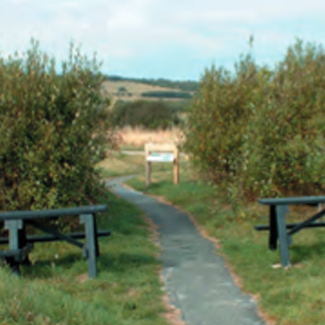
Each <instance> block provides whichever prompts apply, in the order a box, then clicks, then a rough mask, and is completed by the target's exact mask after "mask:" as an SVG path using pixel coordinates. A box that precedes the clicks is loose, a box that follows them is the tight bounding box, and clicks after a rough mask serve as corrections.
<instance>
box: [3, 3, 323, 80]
mask: <svg viewBox="0 0 325 325" xmlns="http://www.w3.org/2000/svg"><path fill="white" fill-rule="evenodd" d="M324 30H325V1H322V0H308V1H306V0H304V1H302V0H272V1H271V0H227V1H225V0H0V55H1V56H7V55H9V54H13V53H14V52H15V51H18V52H23V51H26V50H27V49H28V47H29V44H30V40H31V38H34V39H36V40H38V41H39V42H40V46H41V49H42V50H44V51H45V52H47V53H48V54H50V55H51V56H53V57H55V58H56V60H57V61H62V60H65V59H67V58H68V51H69V44H70V42H71V41H73V42H74V43H75V44H76V45H80V47H81V51H82V53H84V54H87V55H88V56H89V57H92V55H93V53H95V52H96V53H97V57H98V58H99V59H100V60H101V61H102V62H103V66H102V72H104V73H105V74H108V75H119V76H123V77H133V78H154V79H157V78H166V79H172V80H199V79H200V78H201V77H202V75H203V73H204V70H205V69H206V68H209V67H211V66H212V65H213V64H214V65H215V66H217V67H219V66H223V67H226V68H229V69H231V67H233V65H234V63H235V62H236V61H237V60H238V59H239V56H240V54H245V53H247V52H248V51H251V53H252V55H253V56H254V58H255V60H256V62H257V63H259V64H267V65H269V66H272V65H274V64H276V62H279V61H280V60H281V59H283V58H284V55H285V52H286V50H287V48H288V46H289V45H292V44H293V43H294V42H295V40H296V39H297V38H299V39H301V40H303V41H306V42H313V43H316V44H323V45H324V43H325V34H324ZM250 36H253V38H254V45H253V48H252V49H251V50H250V48H249V45H248V44H249V38H250Z"/></svg>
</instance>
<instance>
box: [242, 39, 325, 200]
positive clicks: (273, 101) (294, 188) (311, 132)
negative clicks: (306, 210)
mask: <svg viewBox="0 0 325 325" xmlns="http://www.w3.org/2000/svg"><path fill="white" fill-rule="evenodd" d="M257 113H258V114H257V115H256V120H255V122H254V123H252V125H251V127H250V137H249V139H250V144H253V146H254V148H253V147H252V146H251V150H250V152H251V155H250V168H249V169H248V171H249V172H250V182H249V183H250V184H249V186H250V189H251V190H252V191H253V192H257V193H258V194H259V195H263V196H266V195H267V196H269V195H271V196H274V195H283V194H299V195H305V194H306V195H314V194H316V193H321V192H322V191H323V190H324V181H325V173H324V170H325V169H324V168H325V160H324V147H325V142H324V135H325V134H324V116H325V53H324V50H323V48H322V47H317V46H315V45H313V44H304V43H303V42H301V41H297V42H296V43H295V44H294V45H293V46H290V47H289V48H288V50H287V54H286V56H285V58H284V60H283V61H281V62H280V63H279V64H278V66H277V67H276V69H275V71H274V78H273V79H272V82H271V83H270V84H269V91H268V95H267V96H265V99H264V100H263V102H262V105H261V106H260V108H259V110H258V112H257ZM250 144H248V145H250Z"/></svg>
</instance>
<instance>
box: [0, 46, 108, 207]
mask: <svg viewBox="0 0 325 325" xmlns="http://www.w3.org/2000/svg"><path fill="white" fill-rule="evenodd" d="M102 82H103V76H102V75H101V73H100V72H99V64H98V63H97V62H96V60H95V59H91V60H90V59H87V58H86V57H85V56H83V55H82V54H81V53H80V51H79V50H78V49H76V48H73V47H71V49H70V53H69V57H68V60H67V61H65V62H62V65H61V73H60V75H58V74H57V73H56V62H55V60H54V59H51V58H50V57H48V55H47V54H46V53H43V52H42V51H41V50H40V49H39V45H38V43H37V42H35V41H33V42H32V44H31V47H30V49H28V51H26V53H24V55H23V57H18V56H15V55H14V56H11V57H9V58H3V57H2V58H1V57H0V120H1V124H0V143H1V146H0V210H30V209H31V210H35V209H44V208H59V207H64V206H76V205H85V204H91V203H96V202H97V199H98V195H99V194H101V193H102V185H101V182H100V178H99V175H98V173H97V172H96V170H95V164H96V163H97V162H98V161H99V160H101V159H102V158H103V157H104V156H105V153H106V151H107V147H108V146H110V145H113V143H114V138H113V136H107V132H108V130H109V129H110V127H111V124H110V123H111V122H110V119H109V115H108V112H107V105H108V100H107V98H106V97H104V96H103V95H102Z"/></svg>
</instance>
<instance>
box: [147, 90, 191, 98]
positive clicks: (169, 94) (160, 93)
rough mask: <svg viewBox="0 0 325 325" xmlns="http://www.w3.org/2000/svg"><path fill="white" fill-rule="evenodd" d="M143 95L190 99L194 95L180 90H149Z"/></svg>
mask: <svg viewBox="0 0 325 325" xmlns="http://www.w3.org/2000/svg"><path fill="white" fill-rule="evenodd" d="M141 96H142V97H154V98H177V99H190V98H192V95H191V94H190V93H189V92H180V91H147V92H144V93H142V94H141Z"/></svg>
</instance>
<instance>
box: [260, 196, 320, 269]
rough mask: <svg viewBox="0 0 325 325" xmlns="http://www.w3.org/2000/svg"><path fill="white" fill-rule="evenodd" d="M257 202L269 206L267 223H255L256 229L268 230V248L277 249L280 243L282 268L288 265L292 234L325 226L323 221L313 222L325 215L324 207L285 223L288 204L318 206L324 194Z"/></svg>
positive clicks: (265, 199) (263, 199) (264, 199)
mask: <svg viewBox="0 0 325 325" xmlns="http://www.w3.org/2000/svg"><path fill="white" fill-rule="evenodd" d="M258 202H259V203H260V204H263V205H268V206H269V225H257V226H255V229H256V230H269V248H270V249H271V250H276V249H277V243H278V241H279V244H280V256H281V265H282V267H284V268H287V267H289V266H290V256H289V246H290V244H292V236H293V235H294V234H296V233H298V232H299V231H301V230H302V229H305V228H318V227H325V223H324V222H315V221H317V220H318V219H319V218H321V217H322V216H324V215H325V209H322V210H320V211H318V212H317V213H315V214H314V215H313V216H311V217H307V218H306V219H305V220H304V221H302V222H299V223H291V224H287V223H286V214H287V213H288V212H289V206H290V205H309V206H315V207H317V206H319V204H321V203H325V196H303V197H286V198H262V199H259V200H258Z"/></svg>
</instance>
